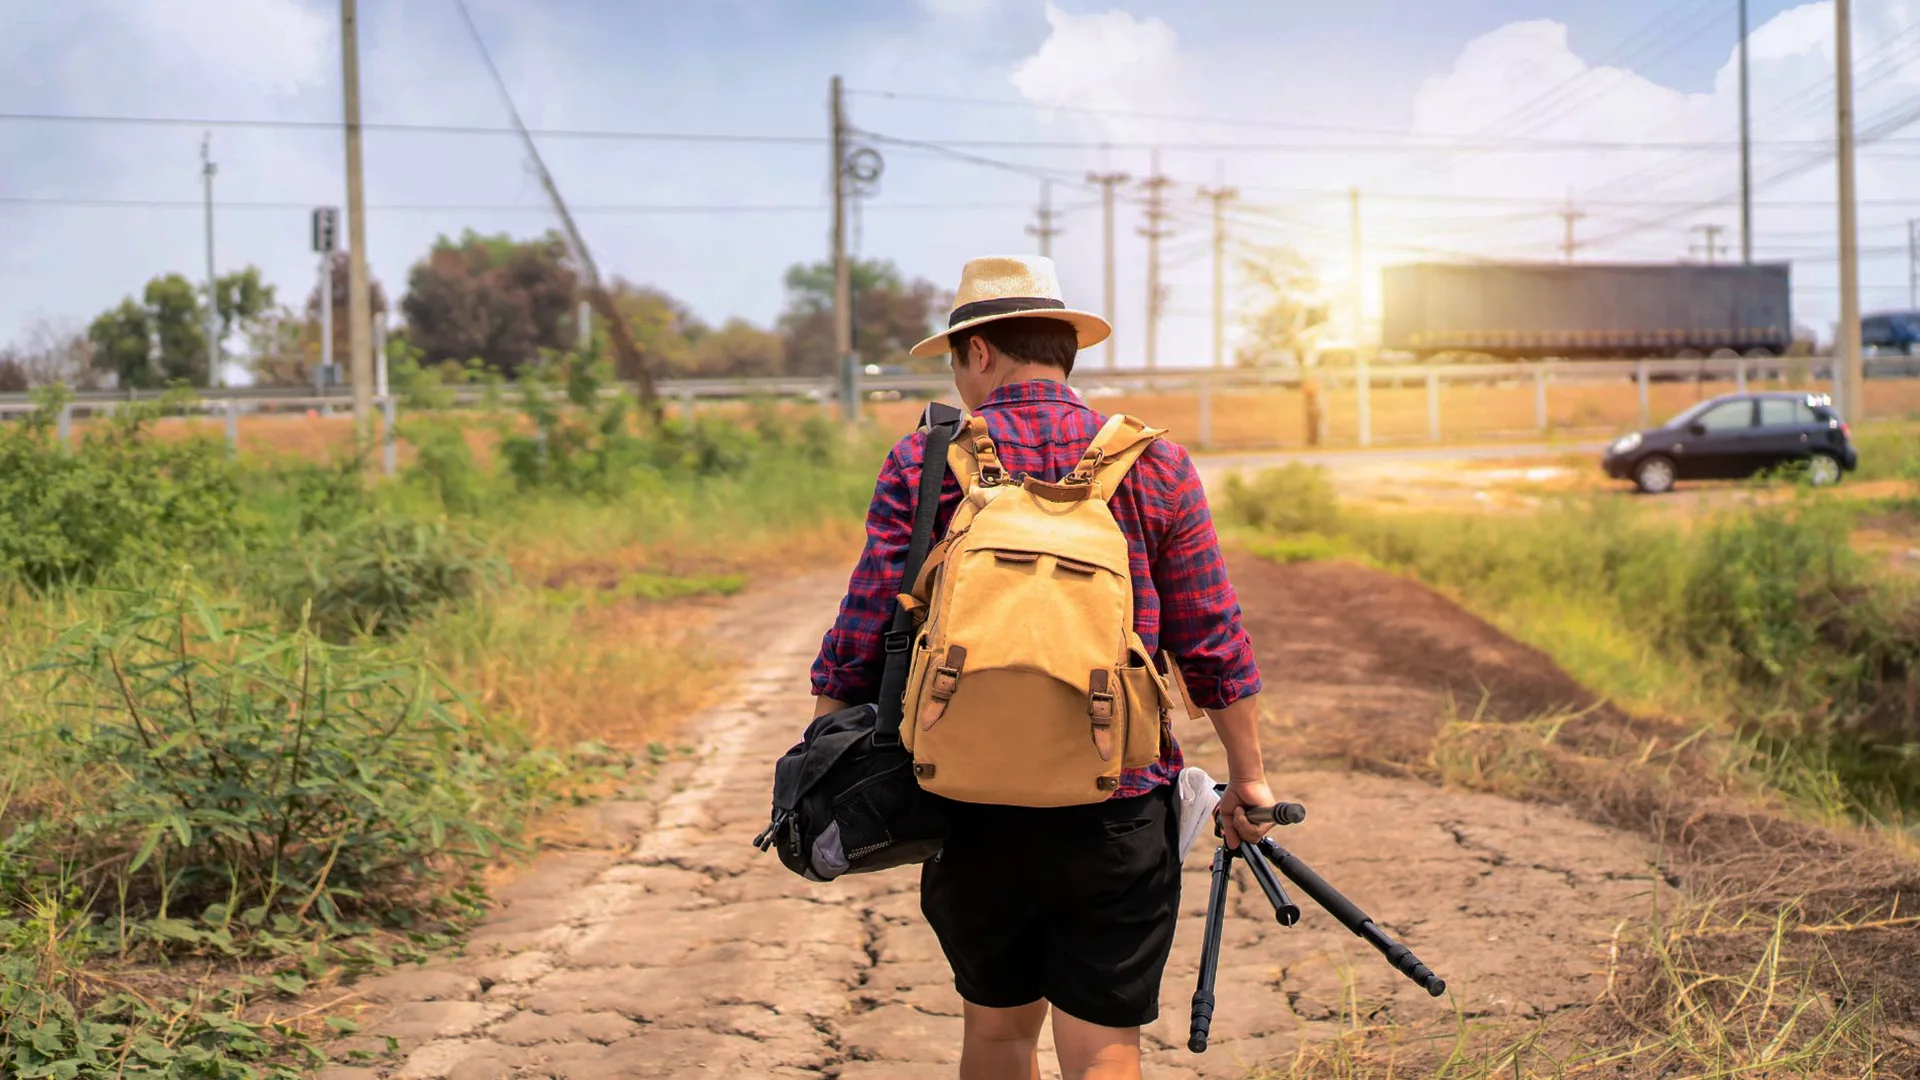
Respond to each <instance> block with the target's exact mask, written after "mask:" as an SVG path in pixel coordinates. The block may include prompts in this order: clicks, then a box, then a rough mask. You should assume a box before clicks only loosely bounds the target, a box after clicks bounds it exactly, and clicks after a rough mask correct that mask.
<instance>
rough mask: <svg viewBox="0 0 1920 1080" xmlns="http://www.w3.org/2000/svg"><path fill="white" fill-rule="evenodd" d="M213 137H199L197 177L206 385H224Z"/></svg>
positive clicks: (215, 168)
mask: <svg viewBox="0 0 1920 1080" xmlns="http://www.w3.org/2000/svg"><path fill="white" fill-rule="evenodd" d="M212 142H213V136H212V135H203V136H201V138H200V177H201V180H202V181H203V183H204V184H205V189H206V205H207V385H209V386H225V385H227V380H226V378H225V377H224V376H223V375H222V374H221V371H220V297H219V292H218V290H217V285H216V282H215V280H214V272H213V176H214V174H215V173H217V172H219V171H220V170H219V167H218V166H216V165H214V163H213V156H212V154H213V147H212Z"/></svg>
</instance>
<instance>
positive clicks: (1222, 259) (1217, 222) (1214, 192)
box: [1200, 185, 1240, 368]
mask: <svg viewBox="0 0 1920 1080" xmlns="http://www.w3.org/2000/svg"><path fill="white" fill-rule="evenodd" d="M1239 195H1240V192H1239V190H1238V189H1236V188H1230V187H1226V186H1224V185H1222V186H1220V187H1213V188H1210V187H1202V188H1201V189H1200V197H1201V198H1203V199H1210V200H1212V201H1213V366H1214V367H1215V368H1223V367H1225V366H1226V365H1227V300H1226V297H1227V222H1226V217H1225V208H1226V204H1227V201H1228V200H1229V199H1234V198H1237V197H1239Z"/></svg>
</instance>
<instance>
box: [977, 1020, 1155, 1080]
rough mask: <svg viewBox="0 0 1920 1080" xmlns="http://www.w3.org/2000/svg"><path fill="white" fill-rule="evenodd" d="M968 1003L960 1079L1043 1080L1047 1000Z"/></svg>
mask: <svg viewBox="0 0 1920 1080" xmlns="http://www.w3.org/2000/svg"><path fill="white" fill-rule="evenodd" d="M965 1004H966V1010H965V1012H964V1013H962V1016H963V1018H964V1020H963V1022H964V1023H965V1025H966V1027H965V1032H966V1034H965V1035H964V1036H962V1038H961V1042H960V1080H1040V1025H1041V1024H1042V1023H1045V1022H1046V1019H1047V1003H1046V1002H1045V1001H1044V1000H1042V1001H1036V1002H1034V1003H1033V1004H1031V1005H1021V1006H1018V1007H1016V1008H1012V1009H989V1008H987V1007H986V1006H984V1005H975V1004H974V1003H973V1002H971V1001H969V1002H966V1003H965ZM1055 1037H1056V1038H1057V1037H1058V1035H1057V1034H1056V1036H1055ZM1136 1075H1138V1074H1137V1073H1136Z"/></svg>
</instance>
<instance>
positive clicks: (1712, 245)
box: [1687, 225, 1727, 266]
mask: <svg viewBox="0 0 1920 1080" xmlns="http://www.w3.org/2000/svg"><path fill="white" fill-rule="evenodd" d="M1688 231H1689V232H1697V233H1705V234H1706V236H1707V239H1706V243H1705V244H1704V245H1700V246H1704V247H1705V248H1706V251H1707V265H1708V266H1712V265H1714V264H1715V262H1716V261H1717V259H1716V258H1715V256H1716V255H1717V254H1718V253H1719V252H1722V251H1725V250H1726V245H1725V244H1722V243H1720V234H1721V233H1723V232H1726V231H1727V229H1726V226H1724V225H1695V226H1694V227H1693V228H1692V229H1689V230H1688ZM1698 250H1699V246H1693V245H1689V246H1688V248H1687V251H1688V252H1689V253H1691V252H1694V251H1698Z"/></svg>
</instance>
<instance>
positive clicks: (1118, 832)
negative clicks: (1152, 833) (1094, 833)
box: [1100, 817, 1154, 840]
mask: <svg viewBox="0 0 1920 1080" xmlns="http://www.w3.org/2000/svg"><path fill="white" fill-rule="evenodd" d="M1153 824H1154V821H1153V819H1152V818H1150V817H1141V818H1127V819H1124V820H1121V821H1103V822H1101V823H1100V828H1101V831H1102V832H1104V833H1105V834H1106V837H1107V839H1109V840H1125V839H1126V838H1127V837H1129V836H1133V835H1135V834H1137V833H1139V832H1140V831H1141V830H1143V829H1149V828H1152V827H1153Z"/></svg>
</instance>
